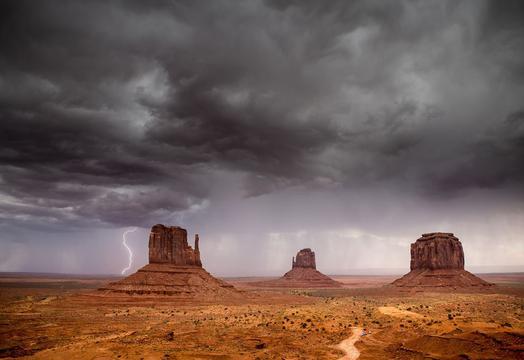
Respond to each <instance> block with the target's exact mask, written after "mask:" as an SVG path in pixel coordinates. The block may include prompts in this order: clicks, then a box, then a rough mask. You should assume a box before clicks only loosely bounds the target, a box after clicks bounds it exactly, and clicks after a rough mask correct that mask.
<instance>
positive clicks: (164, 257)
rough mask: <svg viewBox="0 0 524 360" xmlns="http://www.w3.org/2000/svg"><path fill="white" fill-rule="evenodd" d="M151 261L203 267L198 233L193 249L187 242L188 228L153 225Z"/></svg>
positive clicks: (153, 262)
mask: <svg viewBox="0 0 524 360" xmlns="http://www.w3.org/2000/svg"><path fill="white" fill-rule="evenodd" d="M149 263H150V264H172V265H180V266H185V265H188V266H200V267H202V262H201V261H200V249H199V238H198V234H196V235H195V249H194V250H193V248H192V247H191V246H189V244H188V243H187V231H186V229H182V228H181V227H179V226H164V225H162V224H157V225H155V226H153V227H152V228H151V233H150V234H149Z"/></svg>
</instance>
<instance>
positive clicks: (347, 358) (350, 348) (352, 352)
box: [336, 327, 362, 360]
mask: <svg viewBox="0 0 524 360" xmlns="http://www.w3.org/2000/svg"><path fill="white" fill-rule="evenodd" d="M361 333H362V328H360V327H354V328H353V333H352V334H351V336H350V337H348V338H347V339H345V340H342V341H341V342H340V344H338V345H337V346H336V348H337V349H339V350H342V351H344V352H345V353H346V355H344V356H342V357H341V358H340V359H339V360H356V359H358V358H359V356H360V351H358V349H357V348H356V347H355V343H356V342H357V341H358V339H360V336H361V335H360V334H361Z"/></svg>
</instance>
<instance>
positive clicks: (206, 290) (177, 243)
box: [99, 224, 239, 301]
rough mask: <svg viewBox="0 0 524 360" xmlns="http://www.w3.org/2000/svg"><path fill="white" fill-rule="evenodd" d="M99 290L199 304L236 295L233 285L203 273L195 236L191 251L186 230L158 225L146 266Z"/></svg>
mask: <svg viewBox="0 0 524 360" xmlns="http://www.w3.org/2000/svg"><path fill="white" fill-rule="evenodd" d="M99 290H100V291H99V294H102V295H108V296H111V295H115V294H120V295H146V296H147V295H149V296H158V295H167V296H171V297H175V298H187V299H196V300H202V301H206V300H212V299H214V298H217V297H219V298H223V297H230V296H238V295H239V292H238V291H237V290H235V288H234V287H233V286H232V285H229V284H227V283H226V282H224V281H222V280H219V279H216V278H215V277H213V276H211V274H209V273H208V272H207V271H206V270H204V269H203V267H202V262H201V260H200V249H199V238H198V235H195V249H193V248H192V247H191V246H190V245H189V244H188V242H187V231H186V230H185V229H183V228H181V227H178V226H164V225H161V224H158V225H155V226H153V227H152V228H151V233H150V235H149V264H148V265H146V266H144V267H142V268H141V269H139V270H138V271H137V272H136V273H134V274H131V275H129V276H128V277H126V278H124V279H122V280H119V281H116V282H113V283H110V284H108V285H107V286H106V287H105V288H102V289H99Z"/></svg>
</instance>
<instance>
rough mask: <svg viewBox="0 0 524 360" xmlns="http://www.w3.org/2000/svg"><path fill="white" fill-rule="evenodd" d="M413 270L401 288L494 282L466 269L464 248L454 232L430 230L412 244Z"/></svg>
mask: <svg viewBox="0 0 524 360" xmlns="http://www.w3.org/2000/svg"><path fill="white" fill-rule="evenodd" d="M410 270H411V271H410V272H409V273H407V274H406V275H404V276H403V277H402V278H400V279H397V280H395V281H394V282H393V285H395V286H398V287H419V286H420V287H469V286H489V285H491V284H489V283H487V282H485V281H484V280H482V279H480V278H478V277H476V276H475V275H473V274H471V273H470V272H468V271H466V270H464V251H463V250H462V244H461V243H460V241H459V239H458V238H456V237H455V236H454V235H453V234H452V233H441V232H435V233H428V234H423V235H422V237H421V238H419V239H418V240H417V241H415V242H414V243H413V244H411V263H410Z"/></svg>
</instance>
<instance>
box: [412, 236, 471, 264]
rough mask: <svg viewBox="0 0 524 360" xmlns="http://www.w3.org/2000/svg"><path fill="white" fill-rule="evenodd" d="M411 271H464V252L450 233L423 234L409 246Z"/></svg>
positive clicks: (457, 240)
mask: <svg viewBox="0 0 524 360" xmlns="http://www.w3.org/2000/svg"><path fill="white" fill-rule="evenodd" d="M410 267H411V270H417V269H429V270H438V269H458V270H463V269H464V251H463V250H462V244H461V243H460V241H459V239H457V238H456V237H455V236H453V234H452V233H438V232H437V233H429V234H423V235H422V237H421V238H419V239H418V240H417V241H416V242H414V243H413V244H411V264H410Z"/></svg>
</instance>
